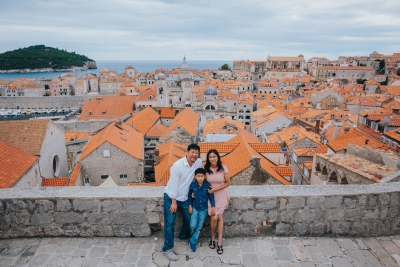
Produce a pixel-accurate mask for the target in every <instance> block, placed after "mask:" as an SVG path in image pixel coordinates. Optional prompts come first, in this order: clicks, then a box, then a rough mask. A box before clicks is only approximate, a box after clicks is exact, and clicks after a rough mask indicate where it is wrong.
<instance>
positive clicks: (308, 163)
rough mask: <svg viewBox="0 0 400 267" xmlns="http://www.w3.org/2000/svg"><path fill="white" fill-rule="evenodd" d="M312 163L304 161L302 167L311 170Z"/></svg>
mask: <svg viewBox="0 0 400 267" xmlns="http://www.w3.org/2000/svg"><path fill="white" fill-rule="evenodd" d="M312 164H313V162H312V161H304V162H303V165H304V167H306V168H307V169H309V170H312Z"/></svg>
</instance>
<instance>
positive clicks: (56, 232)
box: [43, 226, 64, 236]
mask: <svg viewBox="0 0 400 267" xmlns="http://www.w3.org/2000/svg"><path fill="white" fill-rule="evenodd" d="M43 232H44V234H45V235H46V236H60V235H62V234H64V230H63V229H62V228H61V227H60V226H46V227H44V228H43Z"/></svg>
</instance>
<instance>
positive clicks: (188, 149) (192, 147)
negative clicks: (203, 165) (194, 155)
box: [187, 144, 200, 153]
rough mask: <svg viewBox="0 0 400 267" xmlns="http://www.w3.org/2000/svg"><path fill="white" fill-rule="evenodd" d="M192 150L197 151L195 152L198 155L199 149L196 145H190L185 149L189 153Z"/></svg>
mask: <svg viewBox="0 0 400 267" xmlns="http://www.w3.org/2000/svg"><path fill="white" fill-rule="evenodd" d="M192 149H194V150H197V151H199V153H200V147H199V146H198V145H197V144H190V145H189V146H188V148H187V151H188V152H189V151H190V150H192Z"/></svg>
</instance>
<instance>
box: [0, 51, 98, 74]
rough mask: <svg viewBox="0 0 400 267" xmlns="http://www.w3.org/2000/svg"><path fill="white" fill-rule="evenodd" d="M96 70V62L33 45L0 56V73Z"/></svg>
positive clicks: (82, 56)
mask: <svg viewBox="0 0 400 267" xmlns="http://www.w3.org/2000/svg"><path fill="white" fill-rule="evenodd" d="M87 69H97V66H96V61H94V60H92V59H90V58H88V57H86V56H84V55H79V54H76V53H75V52H67V51H66V50H64V49H58V48H53V47H48V46H45V45H33V46H30V47H27V48H19V49H16V50H13V51H8V52H5V53H1V54H0V73H15V72H52V71H71V70H76V71H77V70H87Z"/></svg>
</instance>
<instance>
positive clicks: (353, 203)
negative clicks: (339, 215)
mask: <svg viewBox="0 0 400 267" xmlns="http://www.w3.org/2000/svg"><path fill="white" fill-rule="evenodd" d="M343 202H344V204H345V205H346V207H348V208H351V209H354V208H355V207H356V200H355V199H352V198H348V197H345V198H343Z"/></svg>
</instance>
